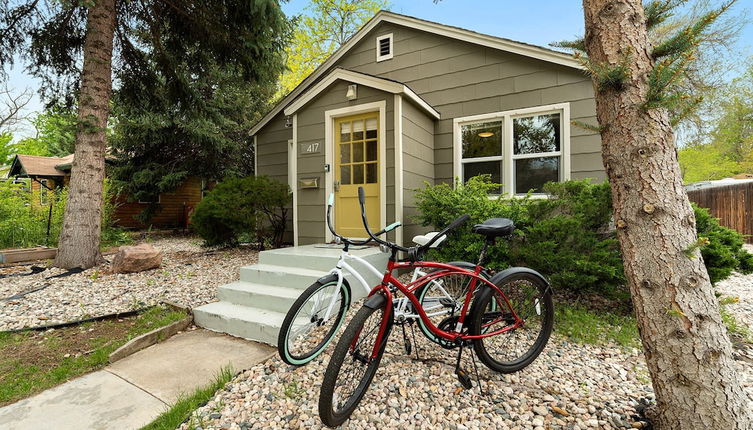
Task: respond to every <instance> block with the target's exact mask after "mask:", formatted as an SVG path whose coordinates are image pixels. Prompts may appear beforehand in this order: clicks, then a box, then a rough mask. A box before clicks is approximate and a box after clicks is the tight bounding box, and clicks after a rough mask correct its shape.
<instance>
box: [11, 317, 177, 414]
mask: <svg viewBox="0 0 753 430" xmlns="http://www.w3.org/2000/svg"><path fill="white" fill-rule="evenodd" d="M185 317H186V315H185V314H184V313H183V312H177V311H174V310H171V309H167V308H164V307H160V306H157V307H154V308H151V309H149V310H147V311H145V312H143V313H141V314H139V315H137V316H134V317H129V318H123V319H120V320H107V321H96V322H90V323H85V324H81V325H79V326H75V327H66V328H62V329H57V330H48V331H45V332H23V333H7V332H0V406H2V405H6V404H9V403H13V402H15V401H17V400H20V399H23V398H25V397H28V396H31V395H33V394H36V393H38V392H41V391H43V390H46V389H48V388H51V387H54V386H56V385H58V384H61V383H63V382H65V381H68V380H70V379H72V378H75V377H77V376H81V375H83V374H85V373H89V372H92V371H94V370H97V369H100V368H102V367H104V366H105V365H107V364H108V359H109V356H110V353H111V352H113V351H114V350H116V349H117V348H119V347H120V346H122V345H123V344H125V343H126V342H128V341H129V340H131V339H133V338H134V337H136V336H139V335H141V334H144V333H146V332H149V331H151V330H154V329H156V328H159V327H163V326H165V325H168V324H170V323H172V322H175V321H178V320H181V319H183V318H185Z"/></svg>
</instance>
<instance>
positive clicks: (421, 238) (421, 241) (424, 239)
mask: <svg viewBox="0 0 753 430" xmlns="http://www.w3.org/2000/svg"><path fill="white" fill-rule="evenodd" d="M438 233H439V232H436V231H432V232H429V233H426V234H424V235H420V234H419V235H418V236H414V237H413V243H415V244H416V245H419V246H423V245H426V244H427V243H429V241H430V240H432V239H433V238H434V236H436V235H437V234H438ZM445 239H447V236H446V235H442V237H440V238H439V239H437V241H436V242H434V243H432V244H431V246H430V248H436V247H438V246H439V244H440V243H442V242H443V241H444V240H445Z"/></svg>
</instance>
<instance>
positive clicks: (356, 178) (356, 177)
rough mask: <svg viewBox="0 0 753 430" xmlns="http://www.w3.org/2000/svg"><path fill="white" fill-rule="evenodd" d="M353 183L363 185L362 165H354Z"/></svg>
mask: <svg viewBox="0 0 753 430" xmlns="http://www.w3.org/2000/svg"><path fill="white" fill-rule="evenodd" d="M353 183H354V184H363V183H364V181H363V164H356V165H354V166H353Z"/></svg>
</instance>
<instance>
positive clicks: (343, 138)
mask: <svg viewBox="0 0 753 430" xmlns="http://www.w3.org/2000/svg"><path fill="white" fill-rule="evenodd" d="M340 142H350V123H349V122H343V123H341V124H340Z"/></svg>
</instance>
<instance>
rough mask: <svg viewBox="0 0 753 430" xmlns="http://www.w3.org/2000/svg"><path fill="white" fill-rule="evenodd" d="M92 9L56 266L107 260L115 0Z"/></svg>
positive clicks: (89, 264) (86, 265) (100, 1)
mask: <svg viewBox="0 0 753 430" xmlns="http://www.w3.org/2000/svg"><path fill="white" fill-rule="evenodd" d="M93 3H94V4H93V5H92V6H91V7H90V8H89V13H88V18H87V25H86V40H85V41H84V67H83V70H82V71H81V91H80V94H79V100H78V129H77V131H76V150H75V157H74V161H73V167H72V169H71V181H70V184H69V188H68V203H67V205H66V207H65V216H64V218H63V228H62V231H61V233H60V243H59V245H58V254H57V258H55V265H56V266H58V267H62V268H67V269H70V268H73V267H81V268H89V267H92V266H94V265H95V264H97V262H99V261H100V260H101V259H102V256H101V254H100V252H99V240H100V234H101V223H102V198H103V196H102V194H103V182H104V177H105V147H106V138H107V136H106V129H107V117H108V115H109V113H110V94H111V92H112V76H111V69H112V43H113V36H114V33H115V0H95V1H94V2H93Z"/></svg>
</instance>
